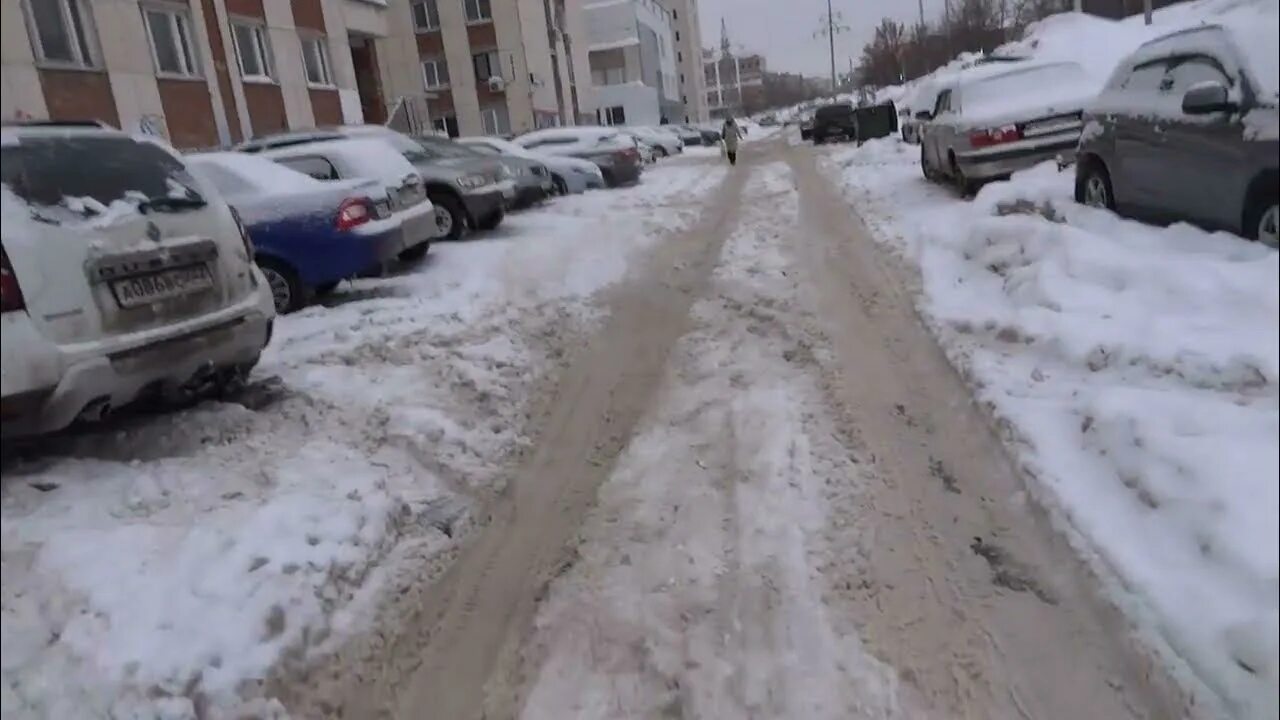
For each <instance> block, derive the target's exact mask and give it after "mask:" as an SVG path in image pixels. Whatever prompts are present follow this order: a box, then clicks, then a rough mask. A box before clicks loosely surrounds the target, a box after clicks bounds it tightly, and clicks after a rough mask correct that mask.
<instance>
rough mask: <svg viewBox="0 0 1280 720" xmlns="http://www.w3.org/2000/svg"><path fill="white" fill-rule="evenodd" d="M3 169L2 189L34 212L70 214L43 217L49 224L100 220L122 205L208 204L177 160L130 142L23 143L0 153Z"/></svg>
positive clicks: (69, 139) (106, 139)
mask: <svg viewBox="0 0 1280 720" xmlns="http://www.w3.org/2000/svg"><path fill="white" fill-rule="evenodd" d="M85 158H93V161H92V162H85ZM0 168H2V170H0V175H2V176H3V182H4V184H5V185H7V186H8V187H9V189H10V190H11V191H12V192H13V193H14V194H15V195H17V196H18V197H20V198H22V199H23V200H25V201H26V202H27V203H29V204H30V205H32V206H33V207H37V208H58V207H61V208H64V209H67V210H70V211H71V213H72V215H70V216H67V217H65V218H58V217H54V216H50V215H47V214H42V219H44V220H47V221H49V222H58V221H59V220H60V219H61V220H73V219H74V218H75V217H76V216H79V217H81V218H88V217H92V216H95V215H101V214H103V213H105V211H106V209H107V206H109V205H111V204H112V203H115V202H117V201H122V200H123V201H127V202H131V203H133V204H134V205H136V206H139V207H140V208H143V209H157V210H164V211H174V210H180V209H183V208H194V207H200V206H203V205H204V198H203V197H201V195H200V193H199V192H198V191H197V190H196V188H197V187H198V183H197V182H196V181H195V179H194V178H193V177H192V176H191V174H190V173H189V172H188V171H187V168H186V167H185V166H184V165H183V164H182V163H181V162H180V161H179V160H178V159H177V158H175V157H174V156H173V155H170V154H169V153H168V152H166V151H165V150H163V149H161V148H160V147H158V146H156V145H154V144H152V143H149V142H138V141H135V140H133V139H131V138H128V137H101V136H90V137H66V136H61V137H37V138H23V139H22V141H21V143H18V144H13V145H5V146H4V148H3V149H2V150H0Z"/></svg>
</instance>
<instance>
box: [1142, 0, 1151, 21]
mask: <svg viewBox="0 0 1280 720" xmlns="http://www.w3.org/2000/svg"><path fill="white" fill-rule="evenodd" d="M1142 19H1143V20H1144V21H1145V22H1146V24H1147V25H1150V24H1151V0H1142Z"/></svg>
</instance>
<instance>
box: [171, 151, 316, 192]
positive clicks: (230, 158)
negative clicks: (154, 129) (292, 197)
mask: <svg viewBox="0 0 1280 720" xmlns="http://www.w3.org/2000/svg"><path fill="white" fill-rule="evenodd" d="M302 147H310V146H302ZM300 149H301V148H300ZM186 159H187V164H188V165H190V166H191V167H192V168H194V169H195V170H196V172H197V174H198V173H200V172H201V170H203V169H204V168H205V167H206V166H216V167H218V168H221V169H222V170H225V171H226V172H228V173H231V174H232V175H235V176H236V178H237V179H239V180H240V182H241V183H242V184H243V185H244V186H245V187H244V191H245V192H246V193H255V194H258V195H286V194H292V193H300V192H310V191H312V190H315V189H317V188H320V187H324V183H322V182H320V181H319V180H316V179H315V178H313V177H311V176H309V175H304V174H302V173H300V172H298V171H296V170H291V169H290V168H287V167H285V166H283V165H281V164H280V163H277V162H273V161H272V160H271V159H270V156H266V157H264V156H262V155H257V154H253V155H250V154H248V153H242V152H209V153H195V154H192V155H187V156H186Z"/></svg>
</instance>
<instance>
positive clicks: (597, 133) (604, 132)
mask: <svg viewBox="0 0 1280 720" xmlns="http://www.w3.org/2000/svg"><path fill="white" fill-rule="evenodd" d="M617 134H618V131H617V130H615V129H614V128H606V127H596V126H585V127H583V126H580V127H571V128H547V129H545V130H534V131H532V132H527V133H525V134H524V135H520V136H518V137H516V138H515V140H513V142H515V143H516V144H517V145H524V144H525V142H530V141H536V140H583V139H597V138H604V137H609V136H611V135H617Z"/></svg>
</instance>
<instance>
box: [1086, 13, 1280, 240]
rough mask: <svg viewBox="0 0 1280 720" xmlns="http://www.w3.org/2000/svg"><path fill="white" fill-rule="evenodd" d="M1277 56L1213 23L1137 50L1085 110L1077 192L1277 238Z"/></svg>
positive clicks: (1147, 213)
mask: <svg viewBox="0 0 1280 720" xmlns="http://www.w3.org/2000/svg"><path fill="white" fill-rule="evenodd" d="M1278 62H1280V60H1278V59H1277V58H1276V56H1275V54H1274V52H1265V51H1261V50H1258V49H1255V48H1247V47H1243V46H1242V45H1241V44H1240V43H1239V42H1238V41H1237V40H1236V39H1235V38H1234V37H1233V36H1232V33H1231V32H1230V31H1229V30H1228V29H1226V28H1223V27H1221V26H1217V25H1206V26H1201V27H1197V28H1193V29H1189V30H1183V31H1180V32H1176V33H1172V34H1170V35H1166V36H1164V37H1161V38H1158V39H1156V40H1152V41H1151V42H1148V43H1146V44H1145V45H1143V46H1142V47H1140V48H1138V50H1137V51H1135V52H1134V53H1133V54H1132V55H1130V56H1129V57H1128V58H1126V59H1125V60H1124V61H1123V62H1121V63H1120V65H1119V66H1118V68H1117V69H1116V72H1115V74H1114V75H1113V76H1112V77H1111V80H1110V81H1109V82H1108V83H1107V87H1106V88H1105V89H1104V90H1103V92H1102V94H1101V95H1100V96H1099V97H1098V100H1097V101H1096V103H1095V104H1094V106H1093V107H1091V108H1089V109H1088V110H1087V111H1086V115H1085V128H1084V133H1083V135H1082V136H1081V140H1080V148H1079V151H1078V155H1077V160H1078V162H1077V165H1076V200H1077V201H1079V202H1082V203H1086V204H1089V205H1094V206H1097V207H1104V208H1110V209H1112V210H1115V211H1117V212H1119V213H1120V214H1123V215H1127V216H1131V217H1136V218H1141V219H1144V220H1151V221H1154V222H1176V221H1179V220H1183V221H1188V222H1193V223H1195V224H1197V225H1200V226H1202V227H1205V228H1208V229H1213V230H1228V231H1231V232H1234V233H1238V234H1240V235H1242V236H1244V237H1247V238H1250V239H1255V240H1260V241H1262V242H1264V243H1266V244H1267V245H1270V246H1271V247H1276V244H1277V240H1276V224H1277V213H1278V212H1280V210H1278V208H1277V196H1278V195H1280V185H1278V184H1277V166H1278V165H1280V161H1278V160H1277V154H1278V153H1280V142H1278V141H1277V126H1278V125H1280V117H1278V116H1277V95H1276V88H1275V87H1267V86H1266V85H1265V84H1264V83H1263V82H1262V80H1263V79H1265V78H1275V77H1276V75H1277V68H1276V64H1277V63H1278ZM1272 82H1274V80H1272Z"/></svg>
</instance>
